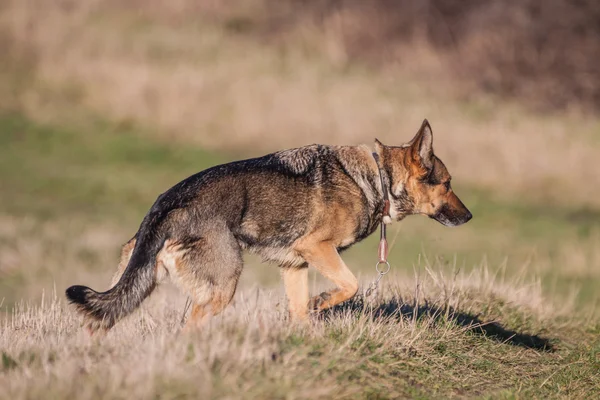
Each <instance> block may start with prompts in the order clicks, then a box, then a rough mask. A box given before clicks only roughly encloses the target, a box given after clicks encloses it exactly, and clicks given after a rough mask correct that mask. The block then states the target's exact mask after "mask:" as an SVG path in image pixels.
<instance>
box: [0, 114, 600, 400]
mask: <svg viewBox="0 0 600 400" xmlns="http://www.w3.org/2000/svg"><path fill="white" fill-rule="evenodd" d="M0 132H1V134H0V138H1V140H2V143H1V144H2V146H1V147H0V163H1V164H0V171H1V172H2V176H1V182H2V187H1V190H2V193H10V196H2V199H1V208H2V210H3V214H2V215H1V216H0V218H1V220H2V224H1V227H2V229H1V231H0V257H1V258H0V273H1V274H2V275H1V278H2V279H1V280H0V292H1V293H2V297H3V300H2V302H3V309H4V322H3V323H2V324H3V325H2V333H1V334H0V349H2V370H1V371H2V372H1V373H0V387H1V388H2V389H0V396H2V397H5V398H13V399H14V398H39V397H44V396H47V397H55V398H63V397H67V396H75V395H76V396H77V397H78V398H101V397H103V398H106V397H109V398H125V397H129V398H130V397H132V396H133V397H137V398H178V397H180V396H186V395H189V396H200V395H207V394H208V397H213V398H216V397H230V398H240V397H244V398H327V397H331V396H334V395H337V396H340V397H341V398H346V397H347V398H364V397H368V396H371V397H372V398H393V397H397V396H401V397H425V398H428V397H434V398H436V397H472V396H475V397H489V396H491V397H493V398H514V397H519V398H529V397H532V396H533V397H547V396H550V397H571V398H574V397H579V398H584V397H586V396H588V395H591V394H592V393H597V394H600V381H599V380H598V373H599V372H600V359H599V358H598V354H599V353H598V352H600V342H599V341H598V333H599V332H600V319H599V318H598V316H597V313H596V307H597V305H598V296H597V292H596V291H595V287H596V286H597V284H598V282H600V279H598V274H599V271H598V269H597V265H598V250H597V247H596V244H597V242H598V234H599V232H598V222H599V220H598V218H599V217H598V215H597V214H595V213H594V212H593V211H592V210H589V209H588V210H586V209H577V208H573V209H569V208H567V207H564V206H555V207H553V208H550V209H548V208H545V209H541V208H540V205H539V204H535V203H527V202H516V201H513V202H508V201H507V200H506V199H504V198H503V197H502V196H500V197H497V196H495V195H494V194H493V193H488V192H484V191H481V190H476V189H475V188H472V187H469V186H464V187H460V185H459V187H458V188H457V191H458V193H459V194H461V197H463V199H464V201H465V202H466V204H468V205H469V207H471V209H472V211H473V213H474V215H475V218H474V219H473V221H472V222H470V223H469V224H467V225H465V226H464V227H461V228H458V229H448V228H444V227H442V226H441V225H438V224H437V223H435V222H434V221H431V220H427V219H425V218H419V217H413V218H409V219H408V220H406V221H405V222H403V223H402V224H401V225H400V227H399V232H398V233H397V236H396V229H397V228H396V227H393V228H392V230H391V235H390V236H391V238H392V240H393V243H394V244H393V248H392V251H391V255H390V259H391V261H392V265H393V274H392V276H391V277H389V278H387V277H386V279H385V280H384V281H383V282H384V288H385V289H384V291H383V293H381V294H380V297H379V298H377V299H375V300H373V301H372V302H370V303H369V306H368V307H364V305H363V304H362V302H361V299H360V298H359V299H357V300H356V301H355V302H352V303H351V304H349V305H345V306H343V307H340V308H339V309H336V310H335V311H334V312H332V313H330V314H327V316H326V317H324V318H323V319H321V320H319V321H314V323H313V324H312V325H311V326H310V327H306V328H301V327H293V326H289V324H288V322H287V320H286V318H287V317H286V313H285V299H284V297H283V293H282V290H281V289H280V288H279V284H278V282H279V277H278V273H277V271H276V267H275V266H272V265H263V264H261V263H260V262H259V260H256V259H253V258H249V259H248V265H247V267H246V270H245V271H244V273H243V275H242V282H241V285H240V290H239V291H238V294H237V295H236V298H235V301H234V305H233V306H232V307H231V308H230V309H229V310H228V311H227V313H225V315H224V316H223V317H219V318H216V319H215V320H214V321H213V322H212V323H211V324H210V326H208V327H207V328H206V331H203V332H199V333H198V334H197V335H192V336H185V335H182V334H180V333H178V330H179V320H180V319H181V317H182V313H183V306H184V298H183V297H182V295H181V294H179V293H176V292H175V291H174V290H173V288H171V287H169V286H167V287H165V288H164V289H162V290H160V291H159V292H158V293H157V294H155V295H154V296H153V297H152V298H151V300H150V301H149V304H147V305H145V306H144V307H143V310H142V312H139V313H136V314H134V316H132V317H131V318H129V319H128V320H127V321H125V323H123V324H122V325H121V326H118V327H117V328H116V329H115V330H114V332H112V333H111V334H110V335H109V336H108V337H107V338H106V339H105V340H103V341H100V342H92V341H90V340H89V338H86V336H85V335H84V334H83V333H82V331H80V329H79V320H78V318H77V317H76V316H75V315H74V313H73V312H72V311H71V310H70V309H68V308H67V307H66V305H65V302H64V300H63V297H62V296H63V295H62V293H63V290H64V288H65V287H66V286H68V285H69V284H72V283H86V284H90V285H91V286H92V287H96V288H103V287H106V285H107V284H108V282H109V279H110V277H111V275H112V273H113V270H114V268H115V266H116V261H117V255H118V251H119V246H120V244H121V243H123V242H124V241H126V240H127V239H128V238H129V237H130V236H131V235H132V234H133V232H135V230H136V229H137V224H138V223H139V221H140V219H141V217H142V216H143V214H144V212H145V211H146V209H147V208H148V207H149V205H150V204H151V203H152V201H153V199H154V198H155V196H156V195H157V194H158V193H160V192H161V191H162V190H164V188H166V187H168V186H169V185H171V184H173V183H175V182H176V181H178V180H179V179H181V178H183V177H185V176H187V175H189V174H191V173H193V172H195V171H196V170H199V169H202V168H204V167H207V166H209V165H213V164H215V163H218V162H220V161H225V160H227V159H229V157H230V156H227V155H226V154H221V155H216V154H214V153H209V152H206V151H202V150H199V149H195V148H193V147H189V146H181V145H174V144H165V143H164V142H161V141H158V140H155V139H150V140H149V139H148V135H144V132H143V131H139V130H135V129H133V128H124V127H119V126H117V125H114V124H112V125H111V124H109V123H102V122H97V123H95V124H93V126H92V127H90V129H89V130H88V131H87V132H86V133H85V134H82V133H79V132H75V131H72V130H69V129H65V128H55V127H51V126H44V125H39V124H36V123H33V122H31V121H28V120H27V119H25V118H24V117H23V116H21V115H17V114H10V115H8V114H7V115H4V116H2V117H1V118H0ZM457 183H458V182H457ZM375 254H376V240H375V239H374V238H370V239H369V240H367V241H366V242H365V243H361V244H360V245H357V246H356V247H355V248H353V249H351V250H350V251H348V252H347V253H345V255H344V258H345V259H346V261H347V262H348V264H349V265H350V266H351V267H352V269H353V270H355V271H356V272H358V273H360V275H361V282H362V283H363V286H366V284H367V283H368V282H369V280H370V279H372V278H374V271H373V260H374V257H375ZM312 276H313V284H312V287H313V290H317V289H320V288H324V287H326V286H327V283H326V282H324V281H323V280H321V279H320V278H318V277H317V276H316V275H312ZM40 301H41V303H40ZM132 344H133V345H132ZM32 376H36V377H37V378H36V379H32V378H31V377H32ZM143 382H151V384H147V383H143Z"/></svg>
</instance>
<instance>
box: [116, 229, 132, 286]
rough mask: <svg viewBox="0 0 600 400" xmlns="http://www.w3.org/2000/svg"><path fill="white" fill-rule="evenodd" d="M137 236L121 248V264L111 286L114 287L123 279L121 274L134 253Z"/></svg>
mask: <svg viewBox="0 0 600 400" xmlns="http://www.w3.org/2000/svg"><path fill="white" fill-rule="evenodd" d="M135 242H136V238H135V237H133V238H132V239H131V240H130V241H129V242H127V243H125V244H124V245H123V248H122V249H121V259H120V261H119V266H118V267H117V270H116V271H115V274H114V275H113V278H112V281H111V284H110V287H113V286H115V285H116V284H117V282H119V279H121V275H123V272H125V268H127V264H129V259H130V258H131V254H132V253H133V248H134V247H135Z"/></svg>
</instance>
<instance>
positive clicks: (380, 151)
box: [375, 138, 385, 155]
mask: <svg viewBox="0 0 600 400" xmlns="http://www.w3.org/2000/svg"><path fill="white" fill-rule="evenodd" d="M384 147H385V144H383V143H381V142H380V141H379V139H377V138H375V153H377V154H379V155H381V154H383V148H384Z"/></svg>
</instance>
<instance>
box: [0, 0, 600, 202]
mask: <svg viewBox="0 0 600 400" xmlns="http://www.w3.org/2000/svg"><path fill="white" fill-rule="evenodd" d="M67 3H68V7H61V6H59V5H57V3H54V2H41V1H26V2H24V1H20V0H11V1H9V2H8V3H7V4H6V5H5V6H4V7H5V8H4V11H3V13H2V17H0V25H1V26H2V27H3V28H4V29H2V31H3V32H6V34H8V35H9V36H8V37H9V38H10V39H11V40H10V43H13V45H12V47H11V48H12V49H13V50H14V51H12V53H15V52H16V53H18V54H21V55H22V57H21V58H20V60H21V62H23V63H25V64H27V65H29V66H31V67H32V75H31V79H29V80H27V82H28V83H27V84H22V85H21V86H20V89H19V94H18V96H17V97H16V98H17V99H18V103H19V107H20V108H21V109H22V110H25V111H26V112H27V114H28V115H29V116H31V117H34V118H36V119H38V120H46V121H48V120H51V121H54V122H57V121H60V122H61V123H64V121H65V120H67V121H68V120H73V119H77V115H89V114H86V113H89V112H92V113H97V114H99V115H103V116H108V117H109V118H111V119H113V120H119V121H128V122H132V123H135V124H141V125H144V126H153V127H156V128H158V129H156V130H155V132H157V134H158V135H160V136H161V137H163V138H164V139H165V140H169V141H171V140H179V141H183V142H190V141H191V142H194V143H198V144H201V145H202V146H205V147H208V148H213V149H225V150H232V151H236V152H244V153H246V154H247V153H248V152H249V150H248V149H251V150H250V152H251V153H259V152H262V151H268V150H274V149H278V148H283V147H291V146H297V145H302V144H307V143H312V142H325V143H346V144H348V143H350V144H351V143H358V142H366V143H371V141H372V140H373V138H374V137H376V136H377V137H379V138H380V139H382V140H383V141H386V142H388V143H391V144H400V143H403V142H405V141H406V140H408V139H410V138H411V136H412V134H413V133H414V132H415V130H416V127H418V126H419V123H420V122H421V120H422V119H423V118H424V117H427V118H429V119H430V120H431V122H432V124H433V128H434V132H435V135H436V149H437V151H438V153H439V154H440V156H441V157H442V158H443V159H444V161H446V163H447V164H448V165H449V167H450V170H451V172H452V173H453V174H454V175H455V176H456V177H457V180H460V181H462V182H468V183H470V184H474V185H478V186H481V187H486V188H492V189H494V190H497V191H501V192H512V193H521V192H525V193H528V194H529V195H531V196H534V197H536V196H537V198H540V199H541V198H544V199H551V201H555V202H562V203H570V202H572V201H577V202H579V203H584V204H591V205H598V204H600V203H598V200H597V199H598V198H600V197H599V196H598V191H597V188H598V187H600V185H598V183H600V182H599V181H598V179H599V178H598V174H596V173H595V169H594V168H593V167H592V166H593V165H595V164H596V163H597V161H596V156H597V154H598V151H600V147H599V144H598V141H597V140H595V139H593V137H594V136H593V135H595V134H597V131H598V126H599V123H598V120H597V119H595V118H590V117H585V118H584V117H582V116H581V115H579V114H577V113H574V114H573V115H566V114H561V115H557V116H535V115H530V114H528V113H526V112H524V111H522V110H521V109H520V108H519V107H518V106H517V105H505V104H504V105H502V104H497V103H496V102H494V101H488V102H486V101H477V102H471V103H465V102H456V101H455V99H454V98H453V97H452V96H449V95H448V91H451V90H450V88H451V87H452V83H448V82H447V76H444V75H443V74H441V75H440V74H438V75H426V76H423V73H422V72H421V73H419V69H420V68H422V65H431V64H436V63H437V64H439V63H440V62H441V61H440V60H437V59H436V54H435V53H434V52H433V51H432V50H431V49H430V48H428V47H427V46H426V45H422V46H419V47H417V48H412V49H406V52H407V57H408V56H409V55H410V57H411V59H414V60H415V65H407V66H406V65H405V66H402V67H398V68H395V69H393V70H392V71H390V72H389V73H385V72H384V73H381V72H379V73H376V72H374V71H370V70H368V69H365V68H362V67H356V66H353V64H351V65H350V66H349V67H347V66H344V67H339V66H336V63H335V60H333V61H332V58H331V57H323V56H320V55H319V54H321V53H320V52H311V51H310V50H307V48H306V46H302V45H300V44H301V43H302V42H297V43H296V42H292V43H291V44H289V45H286V46H283V47H282V46H274V45H271V44H261V43H259V42H257V41H256V40H254V39H252V38H251V37H246V36H245V35H244V34H240V33H237V32H236V31H231V29H230V27H229V28H228V25H227V24H222V23H217V22H215V21H218V19H209V18H207V17H206V15H212V14H206V13H203V12H202V10H203V7H206V6H207V5H210V2H206V3H204V2H202V3H200V4H201V5H199V6H198V7H196V8H195V7H192V2H188V1H181V2H177V5H169V6H167V5H166V4H167V3H159V2H136V3H132V4H134V5H133V6H131V5H130V6H121V5H119V4H120V3H118V4H117V3H115V2H106V1H102V2H98V1H92V0H85V1H78V2H67ZM193 3H194V4H195V2H193ZM169 4H170V3H169ZM194 13H195V14H194ZM190 15H194V16H195V17H194V18H191V17H190ZM203 16H205V17H204V18H203ZM307 35H308V34H306V35H301V37H302V38H304V39H302V40H304V41H309V42H310V43H318V42H319V40H317V39H318V38H317V37H314V38H311V37H310V35H308V36H307ZM294 43H296V44H298V46H295V45H294ZM15 49H16V50H15ZM9 50H10V49H9ZM17 50H18V51H17ZM332 52H334V53H335V51H334V50H332ZM9 53H10V52H9ZM15 57H16V59H18V57H17V56H15ZM436 60H437V61H436ZM440 67H441V68H438V70H440V69H443V65H440ZM415 77H416V78H415ZM82 126H85V125H82ZM565 193H569V195H568V196H565Z"/></svg>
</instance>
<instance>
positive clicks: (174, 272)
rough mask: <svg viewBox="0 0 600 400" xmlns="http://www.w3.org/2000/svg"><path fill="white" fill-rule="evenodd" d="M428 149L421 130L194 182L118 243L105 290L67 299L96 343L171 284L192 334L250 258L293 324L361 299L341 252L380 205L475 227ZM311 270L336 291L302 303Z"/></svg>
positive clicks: (285, 154) (399, 213)
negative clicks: (277, 276)
mask: <svg viewBox="0 0 600 400" xmlns="http://www.w3.org/2000/svg"><path fill="white" fill-rule="evenodd" d="M432 142H433V135H432V131H431V127H430V125H429V123H428V122H427V120H425V121H423V124H422V126H421V128H420V129H419V131H418V133H417V134H416V136H415V137H414V138H413V139H412V140H411V141H410V142H409V143H407V144H404V145H402V146H386V145H384V144H383V143H381V142H380V141H378V140H375V152H374V153H372V151H371V150H370V149H369V148H368V147H367V146H365V145H361V146H325V145H318V144H313V145H310V146H305V147H300V148H297V149H291V150H283V151H279V152H276V153H272V154H268V155H266V156H263V157H259V158H253V159H249V160H243V161H236V162H232V163H229V164H224V165H219V166H215V167H212V168H209V169H207V170H205V171H202V172H199V173H197V174H195V175H192V176H191V177H189V178H187V179H185V180H183V181H182V182H180V183H178V184H176V185H175V186H173V187H172V188H171V189H169V190H167V191H166V192H165V193H163V194H161V195H160V196H158V199H157V200H156V202H155V203H154V205H153V206H152V208H151V209H150V211H149V212H148V214H146V216H145V217H144V220H143V221H142V223H141V225H140V228H139V230H138V231H137V233H136V234H135V236H134V237H133V238H132V239H131V240H130V241H129V242H127V243H126V244H125V245H124V247H123V250H122V254H121V262H120V264H119V267H118V270H117V273H116V275H115V278H114V279H113V286H112V288H111V289H109V290H107V291H105V292H96V291H94V290H92V289H90V288H88V287H85V286H71V287H70V288H68V289H67V291H66V295H67V298H68V299H69V301H70V302H71V303H73V304H74V305H75V306H76V308H77V309H78V311H79V312H81V313H82V314H83V315H84V317H85V324H86V325H87V327H88V329H89V330H90V331H91V332H92V333H93V332H94V331H96V330H103V331H106V330H108V329H110V328H111V327H112V326H113V325H115V323H116V322H117V321H119V320H120V319H121V318H123V317H125V316H126V315H128V314H130V313H131V312H132V311H133V310H135V309H136V308H137V307H138V306H139V305H140V304H141V303H142V301H143V300H144V299H145V298H146V297H148V296H149V295H150V293H152V291H153V290H154V288H155V287H156V285H157V284H158V283H159V282H160V281H161V280H163V279H164V278H165V277H170V278H171V279H172V280H173V281H174V283H175V284H176V285H177V286H178V287H179V288H180V289H181V290H183V291H184V292H185V293H186V294H188V295H189V296H190V298H191V299H192V304H193V306H192V310H191V314H190V317H189V318H188V321H187V323H186V328H188V327H194V326H198V325H200V324H201V323H202V322H203V321H204V320H205V319H207V318H209V317H210V316H212V315H215V314H218V313H220V312H221V311H223V310H224V309H225V308H226V307H227V305H228V304H229V302H230V301H231V299H232V298H233V295H234V293H235V290H236V286H237V282H238V278H239V277H240V273H241V272H242V267H243V263H242V250H249V251H252V252H254V253H257V254H260V255H261V256H262V257H263V258H264V259H265V260H268V261H272V262H275V263H277V264H278V265H279V266H280V270H281V275H282V277H283V282H284V284H285V290H286V295H287V297H288V302H289V311H290V317H291V319H292V320H299V321H302V320H306V319H307V318H308V317H309V313H310V312H318V311H321V310H324V309H326V308H329V307H332V306H335V305H336V304H339V303H341V302H343V301H346V300H348V299H350V298H352V297H353V296H354V295H355V294H356V292H357V291H358V281H357V279H356V277H355V276H354V275H353V274H352V272H351V271H350V270H349V269H348V267H347V266H346V264H344V261H342V259H341V258H340V255H339V253H340V251H342V250H344V249H347V248H348V247H350V246H351V245H353V244H354V243H357V242H359V241H361V240H362V239H364V238H366V237H367V236H369V235H370V234H371V233H373V231H375V229H377V227H378V226H379V224H380V222H381V221H382V216H383V213H384V200H383V199H384V197H387V198H389V201H390V209H389V217H391V220H396V221H400V220H402V219H403V218H404V217H406V216H407V215H412V214H423V215H427V216H428V217H430V218H433V219H435V220H436V221H438V222H440V223H442V224H443V225H446V226H457V225H461V224H464V223H465V222H467V221H469V220H470V219H471V213H470V212H469V210H468V209H467V208H466V207H465V206H464V204H463V203H462V202H461V201H460V200H459V198H458V197H457V196H456V194H454V192H453V190H452V187H451V186H450V174H449V173H448V170H447V169H446V167H445V166H444V164H443V163H442V161H441V160H440V159H439V158H437V157H436V156H435V155H434V153H433V147H432ZM384 190H385V191H386V192H387V195H385V194H384ZM386 222H391V221H386ZM308 265H312V266H313V267H314V268H316V269H317V270H318V271H319V272H320V273H321V274H323V275H324V276H325V277H326V278H327V279H329V280H330V281H332V282H333V283H334V284H335V285H336V286H337V287H336V288H335V289H332V290H330V291H328V292H325V293H321V294H320V295H318V296H315V297H312V298H309V293H308V280H307V276H308Z"/></svg>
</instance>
